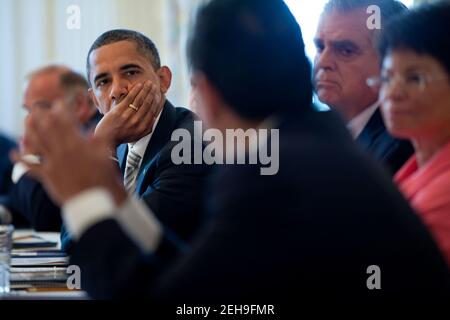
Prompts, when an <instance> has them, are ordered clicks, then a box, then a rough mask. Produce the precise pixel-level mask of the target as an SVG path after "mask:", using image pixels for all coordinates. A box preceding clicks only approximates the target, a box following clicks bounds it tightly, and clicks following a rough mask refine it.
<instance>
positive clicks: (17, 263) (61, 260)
mask: <svg viewBox="0 0 450 320" xmlns="http://www.w3.org/2000/svg"><path fill="white" fill-rule="evenodd" d="M68 268H69V257H68V256H67V255H66V254H65V253H64V252H62V251H61V243H60V236H59V233H58V232H36V231H33V230H29V229H22V230H15V231H14V234H13V250H12V255H11V268H10V272H11V273H10V288H11V289H10V293H9V294H7V295H5V296H0V299H3V300H86V299H89V297H88V295H87V294H86V292H84V291H82V290H78V289H76V288H74V285H73V283H74V278H73V277H72V278H71V279H69V278H70V277H71V276H72V275H73V274H74V273H73V268H70V269H69V270H68ZM68 280H71V281H70V283H72V285H68V283H69V282H68Z"/></svg>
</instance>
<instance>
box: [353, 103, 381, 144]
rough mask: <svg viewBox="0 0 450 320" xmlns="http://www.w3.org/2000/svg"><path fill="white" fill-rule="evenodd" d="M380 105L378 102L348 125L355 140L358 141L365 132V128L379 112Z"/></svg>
mask: <svg viewBox="0 0 450 320" xmlns="http://www.w3.org/2000/svg"><path fill="white" fill-rule="evenodd" d="M378 105H379V104H378V101H377V102H375V103H374V104H373V105H371V106H370V107H368V108H366V109H364V110H363V111H362V112H360V113H359V114H357V115H356V116H355V117H353V119H352V120H350V121H349V122H348V123H347V129H348V130H349V131H350V133H351V134H352V137H353V139H356V138H357V137H358V136H359V135H360V134H361V132H362V131H363V129H364V127H365V126H366V125H367V123H368V122H369V120H370V118H371V117H372V116H373V114H374V113H375V111H376V110H377V108H378Z"/></svg>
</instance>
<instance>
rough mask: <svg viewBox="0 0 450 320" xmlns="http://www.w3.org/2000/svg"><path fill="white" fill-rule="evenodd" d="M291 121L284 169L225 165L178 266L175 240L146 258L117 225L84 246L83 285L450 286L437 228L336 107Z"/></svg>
mask: <svg viewBox="0 0 450 320" xmlns="http://www.w3.org/2000/svg"><path fill="white" fill-rule="evenodd" d="M281 119H282V120H281V123H280V124H279V126H278V128H279V129H280V131H279V132H280V133H279V137H280V141H279V159H280V162H279V164H280V165H279V172H278V174H276V175H273V176H261V175H260V166H258V165H224V166H221V167H220V168H218V170H217V172H216V173H215V175H214V176H213V177H212V179H211V184H210V187H209V188H208V190H209V193H208V197H207V198H206V212H207V214H208V215H207V216H208V217H209V221H208V224H207V225H206V226H205V227H204V228H203V229H202V230H201V231H200V232H199V233H198V235H197V238H196V241H195V243H194V244H193V246H192V249H191V250H188V251H187V252H185V253H182V254H180V256H179V258H178V260H176V261H175V262H172V263H171V264H170V265H171V267H167V265H165V264H164V263H161V259H159V256H158V251H160V250H164V248H161V247H165V246H166V248H167V245H168V244H167V243H168V241H169V240H170V239H169V240H168V239H164V240H163V241H162V246H160V247H159V248H158V250H157V251H156V253H155V254H148V255H145V254H143V253H142V252H141V251H140V250H139V249H138V247H137V246H136V245H135V244H134V243H133V242H132V241H131V240H130V238H129V237H127V235H126V234H125V233H124V232H123V230H122V229H121V227H120V225H119V224H118V223H117V222H116V221H114V220H105V221H102V222H100V223H98V224H96V225H94V226H92V227H91V228H90V229H89V230H87V231H86V232H85V233H84V234H83V235H82V237H81V239H80V241H79V242H78V243H77V245H76V246H75V248H74V252H73V253H72V257H71V263H72V264H76V265H79V266H80V268H81V270H83V273H82V288H83V289H85V290H87V291H88V293H89V294H90V295H91V296H92V297H93V298H118V297H120V298H123V297H132V296H138V297H148V298H153V299H156V300H160V299H162V300H169V301H172V302H173V301H175V302H177V303H189V302H197V303H200V302H202V303H220V304H223V303H229V302H230V301H232V302H245V303H249V301H256V302H254V303H269V302H270V303H276V302H280V300H281V301H285V299H294V300H296V301H301V302H302V303H303V302H304V301H306V300H305V299H313V300H317V301H327V300H326V299H327V298H330V297H333V298H334V299H336V298H341V299H344V300H345V299H348V298H352V300H346V301H345V302H347V303H348V302H349V301H352V303H353V302H355V301H357V300H354V299H366V298H367V299H368V301H369V302H375V303H376V301H377V300H374V299H377V298H380V297H387V298H388V297H391V298H399V297H400V298H403V297H405V296H408V297H409V296H414V295H417V296H420V297H421V296H423V295H437V294H445V293H448V291H446V290H448V285H449V282H448V281H449V278H448V269H447V267H446V265H445V262H444V260H443V258H442V256H441V255H440V253H439V251H438V249H437V248H436V246H435V243H434V242H433V241H432V238H431V237H430V235H429V233H428V232H427V230H426V229H425V227H424V226H423V225H422V223H421V222H420V220H419V219H418V217H417V216H416V215H415V214H414V213H413V211H412V210H411V209H410V207H409V205H408V204H407V202H406V201H405V200H404V198H403V197H402V196H401V194H400V193H399V191H398V190H397V189H396V188H395V186H394V185H393V184H392V182H391V179H390V178H389V177H388V176H386V175H385V174H383V172H382V171H380V169H379V167H378V166H377V165H376V164H375V163H374V162H373V161H371V160H370V159H369V158H368V157H367V155H366V154H365V153H364V152H362V151H361V150H359V149H358V148H356V147H355V145H354V142H353V141H352V139H351V138H350V136H349V134H348V132H347V130H346V128H345V127H344V125H343V124H342V123H341V122H340V121H338V120H337V118H336V117H335V115H334V113H332V112H330V113H328V112H327V113H319V112H312V111H311V112H308V113H305V114H292V115H288V116H286V117H282V118H281ZM371 265H377V266H379V267H380V269H381V281H382V282H381V286H382V290H381V291H373V290H369V289H368V288H367V286H366V281H367V279H368V278H369V276H370V275H369V274H367V268H368V267H369V266H371ZM300 299H301V300H300Z"/></svg>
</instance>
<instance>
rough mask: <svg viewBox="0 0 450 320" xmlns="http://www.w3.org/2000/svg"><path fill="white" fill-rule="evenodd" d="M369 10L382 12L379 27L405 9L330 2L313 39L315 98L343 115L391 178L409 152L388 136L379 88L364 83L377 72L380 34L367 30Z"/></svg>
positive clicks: (390, 3)
mask: <svg viewBox="0 0 450 320" xmlns="http://www.w3.org/2000/svg"><path fill="white" fill-rule="evenodd" d="M370 6H378V8H379V10H380V12H379V13H380V14H381V15H380V16H379V18H381V21H380V23H381V29H384V27H385V25H386V23H387V21H388V20H389V19H390V18H391V17H393V16H395V15H398V14H401V13H402V12H405V11H407V8H406V7H405V6H404V5H403V4H402V3H401V2H399V1H397V0H330V1H329V2H328V3H327V4H326V5H325V8H324V11H323V13H322V15H321V18H320V22H319V25H318V27H317V33H316V36H315V39H314V42H315V44H316V48H317V55H316V58H315V63H314V85H315V90H316V92H317V95H318V98H319V100H320V101H321V102H323V103H325V104H327V105H328V106H330V107H331V109H333V110H336V111H338V112H339V113H340V114H341V115H342V116H343V118H344V120H345V121H346V123H347V128H348V129H349V130H350V132H351V134H352V136H353V138H354V139H355V140H356V142H357V143H358V144H359V145H360V146H361V147H362V148H363V149H364V150H366V151H367V152H368V153H369V154H371V155H372V156H373V157H374V158H375V159H376V160H378V162H380V163H382V164H383V165H384V166H385V168H386V169H387V170H388V171H389V172H390V173H391V174H394V173H395V172H396V171H397V170H398V169H399V168H400V167H401V166H402V165H403V164H404V163H405V162H406V160H407V159H408V158H409V157H410V156H411V154H412V152H413V149H412V146H411V145H410V143H409V142H407V141H404V140H399V139H396V138H393V137H392V136H391V135H390V134H389V133H388V132H387V130H386V128H385V126H384V123H383V119H382V117H381V113H380V110H379V102H378V91H379V88H371V87H369V85H368V84H367V83H366V82H367V79H368V78H370V77H373V76H375V75H378V74H379V72H380V61H379V57H378V52H377V49H376V43H377V38H378V37H379V34H380V30H378V29H374V30H371V29H369V26H370V24H369V23H368V21H369V20H370V18H371V15H372V13H367V10H368V8H369V7H370ZM375 18H377V17H375Z"/></svg>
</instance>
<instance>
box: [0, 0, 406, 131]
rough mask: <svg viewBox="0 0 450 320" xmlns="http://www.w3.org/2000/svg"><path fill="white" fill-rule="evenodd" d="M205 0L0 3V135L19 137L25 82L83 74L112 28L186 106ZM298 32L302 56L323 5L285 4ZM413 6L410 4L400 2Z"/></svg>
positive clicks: (310, 48) (296, 0)
mask: <svg viewBox="0 0 450 320" xmlns="http://www.w3.org/2000/svg"><path fill="white" fill-rule="evenodd" d="M203 1H206V0H0V39H1V40H2V41H1V42H0V43H1V47H0V90H1V92H0V131H3V132H6V133H8V134H10V135H13V136H15V137H18V136H19V135H20V134H21V133H22V130H23V116H24V112H23V111H22V107H21V104H22V94H23V89H24V79H25V77H26V75H27V74H28V73H29V72H31V71H32V70H34V69H36V68H39V67H42V66H44V65H46V64H50V63H62V64H66V65H68V66H70V67H72V68H74V69H75V70H77V71H79V72H81V73H83V74H84V72H85V71H84V70H85V60H86V54H87V51H88V49H89V47H90V45H91V44H92V42H93V41H94V40H95V38H96V37H97V36H99V35H100V34H101V33H103V32H104V31H106V30H109V29H113V28H128V29H135V30H138V31H141V32H143V33H144V34H146V35H147V36H148V37H150V38H151V39H152V40H153V41H154V42H155V43H156V45H157V46H158V48H159V50H160V54H161V59H162V63H163V64H166V65H168V66H169V67H170V68H171V69H172V71H173V74H174V80H173V84H172V88H171V90H170V92H169V95H168V96H169V99H170V100H171V101H172V102H173V103H174V104H176V105H184V106H185V105H187V103H188V93H189V80H188V74H187V68H186V58H185V42H186V38H187V34H188V25H189V22H190V18H192V15H193V13H194V10H195V7H196V5H197V4H198V3H201V2H203ZM285 1H286V3H287V4H288V5H289V7H290V8H291V10H292V12H293V14H294V15H295V16H296V18H297V20H298V21H299V23H300V25H301V26H302V31H303V37H304V39H305V43H306V50H307V53H308V55H309V56H310V58H311V59H312V58H313V57H314V54H315V49H314V44H313V42H312V39H313V37H314V34H315V28H316V25H317V22H318V18H319V14H320V12H321V10H322V7H323V5H324V3H325V2H326V0H285ZM403 2H405V3H407V4H409V5H410V4H412V2H413V0H405V1H403ZM70 5H76V6H78V7H79V8H80V13H81V16H80V17H81V28H80V29H79V30H70V29H68V28H67V25H66V23H67V20H68V18H69V17H70V14H68V13H67V12H66V10H67V8H68V7H69V6H70Z"/></svg>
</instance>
